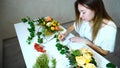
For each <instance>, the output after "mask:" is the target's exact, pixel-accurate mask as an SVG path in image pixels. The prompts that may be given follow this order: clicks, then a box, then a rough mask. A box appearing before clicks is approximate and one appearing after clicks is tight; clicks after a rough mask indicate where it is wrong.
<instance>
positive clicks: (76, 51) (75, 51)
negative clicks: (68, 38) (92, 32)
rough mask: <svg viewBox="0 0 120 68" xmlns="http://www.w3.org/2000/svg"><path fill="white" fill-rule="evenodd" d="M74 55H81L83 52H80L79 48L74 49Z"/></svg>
mask: <svg viewBox="0 0 120 68" xmlns="http://www.w3.org/2000/svg"><path fill="white" fill-rule="evenodd" d="M73 55H74V56H80V55H81V53H80V51H79V50H74V51H73Z"/></svg>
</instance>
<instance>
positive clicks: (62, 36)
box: [58, 24, 74, 41]
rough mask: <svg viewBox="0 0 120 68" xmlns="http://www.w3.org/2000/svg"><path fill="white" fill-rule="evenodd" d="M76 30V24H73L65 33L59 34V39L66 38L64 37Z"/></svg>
mask: <svg viewBox="0 0 120 68" xmlns="http://www.w3.org/2000/svg"><path fill="white" fill-rule="evenodd" d="M73 30H74V24H72V25H71V26H70V27H69V28H68V29H67V30H66V32H65V33H64V34H59V35H58V39H59V40H61V41H62V40H64V38H65V37H66V36H67V35H68V34H69V33H70V32H72V31H73Z"/></svg>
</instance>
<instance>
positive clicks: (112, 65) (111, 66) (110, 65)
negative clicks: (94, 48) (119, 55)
mask: <svg viewBox="0 0 120 68" xmlns="http://www.w3.org/2000/svg"><path fill="white" fill-rule="evenodd" d="M106 67H107V68H116V66H115V65H114V64H112V63H108V64H106Z"/></svg>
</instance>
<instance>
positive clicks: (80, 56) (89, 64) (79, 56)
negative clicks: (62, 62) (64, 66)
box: [67, 48, 97, 68]
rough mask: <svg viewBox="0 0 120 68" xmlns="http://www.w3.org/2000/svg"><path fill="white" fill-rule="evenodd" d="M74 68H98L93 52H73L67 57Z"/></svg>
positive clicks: (85, 50)
mask: <svg viewBox="0 0 120 68" xmlns="http://www.w3.org/2000/svg"><path fill="white" fill-rule="evenodd" d="M67 57H68V59H69V62H70V65H71V67H72V68H96V67H97V64H96V61H95V59H94V58H93V54H92V52H91V51H90V50H89V49H87V48H81V49H79V50H73V51H71V53H70V54H68V55H67Z"/></svg>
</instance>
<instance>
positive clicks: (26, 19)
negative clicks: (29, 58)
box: [21, 16, 35, 44]
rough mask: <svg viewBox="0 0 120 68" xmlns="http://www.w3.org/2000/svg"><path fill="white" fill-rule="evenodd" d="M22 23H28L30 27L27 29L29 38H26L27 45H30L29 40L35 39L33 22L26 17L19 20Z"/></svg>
mask: <svg viewBox="0 0 120 68" xmlns="http://www.w3.org/2000/svg"><path fill="white" fill-rule="evenodd" d="M21 20H22V22H23V23H26V22H28V24H29V25H30V28H28V31H29V32H30V36H28V38H27V43H28V44H30V43H31V40H32V39H33V37H35V25H34V22H35V21H34V20H31V19H30V17H28V16H27V17H26V18H22V19H21Z"/></svg>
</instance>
